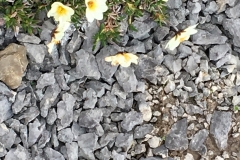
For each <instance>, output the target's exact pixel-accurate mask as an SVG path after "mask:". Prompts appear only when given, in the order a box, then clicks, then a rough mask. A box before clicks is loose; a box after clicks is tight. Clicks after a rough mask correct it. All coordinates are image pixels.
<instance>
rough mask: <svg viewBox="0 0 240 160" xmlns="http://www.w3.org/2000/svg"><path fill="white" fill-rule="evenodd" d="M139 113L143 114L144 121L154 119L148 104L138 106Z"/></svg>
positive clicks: (141, 103)
mask: <svg viewBox="0 0 240 160" xmlns="http://www.w3.org/2000/svg"><path fill="white" fill-rule="evenodd" d="M137 107H138V109H139V111H140V112H141V113H142V116H143V120H144V121H147V122H148V121H150V120H151V118H152V109H151V107H150V105H149V103H147V102H139V103H138V104H137Z"/></svg>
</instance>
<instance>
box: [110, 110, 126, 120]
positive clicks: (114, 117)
mask: <svg viewBox="0 0 240 160" xmlns="http://www.w3.org/2000/svg"><path fill="white" fill-rule="evenodd" d="M125 117H126V113H124V112H120V113H112V114H111V120H112V121H113V122H119V121H122V120H123V119H125Z"/></svg>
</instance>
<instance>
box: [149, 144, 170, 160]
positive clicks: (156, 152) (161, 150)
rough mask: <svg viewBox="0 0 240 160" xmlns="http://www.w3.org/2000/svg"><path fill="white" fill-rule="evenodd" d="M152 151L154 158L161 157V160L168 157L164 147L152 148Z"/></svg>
mask: <svg viewBox="0 0 240 160" xmlns="http://www.w3.org/2000/svg"><path fill="white" fill-rule="evenodd" d="M152 151H153V155H155V156H161V157H162V158H166V157H168V149H167V148H166V147H165V146H164V145H161V146H159V147H157V148H154V149H153V150H152Z"/></svg>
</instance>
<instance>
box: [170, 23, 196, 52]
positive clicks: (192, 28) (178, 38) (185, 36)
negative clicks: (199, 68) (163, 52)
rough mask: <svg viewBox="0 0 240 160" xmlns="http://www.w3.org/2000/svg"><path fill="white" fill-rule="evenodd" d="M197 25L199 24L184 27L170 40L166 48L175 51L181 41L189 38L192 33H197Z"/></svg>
mask: <svg viewBox="0 0 240 160" xmlns="http://www.w3.org/2000/svg"><path fill="white" fill-rule="evenodd" d="M197 25H198V24H195V25H193V26H190V27H188V28H186V29H184V30H183V31H180V32H178V33H177V34H176V35H175V36H174V37H173V38H172V39H170V40H169V41H168V43H167V45H166V46H165V49H166V48H169V49H170V50H172V51H173V50H174V49H175V48H177V46H179V44H180V43H181V42H183V41H186V40H188V39H189V38H190V35H193V34H195V33H197V30H196V29H195V28H196V27H197Z"/></svg>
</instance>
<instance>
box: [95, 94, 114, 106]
mask: <svg viewBox="0 0 240 160" xmlns="http://www.w3.org/2000/svg"><path fill="white" fill-rule="evenodd" d="M117 105H118V102H117V98H116V96H115V95H112V94H111V93H110V92H109V91H107V93H106V94H105V95H104V96H102V97H101V98H100V99H99V101H98V107H106V106H111V107H117Z"/></svg>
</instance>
